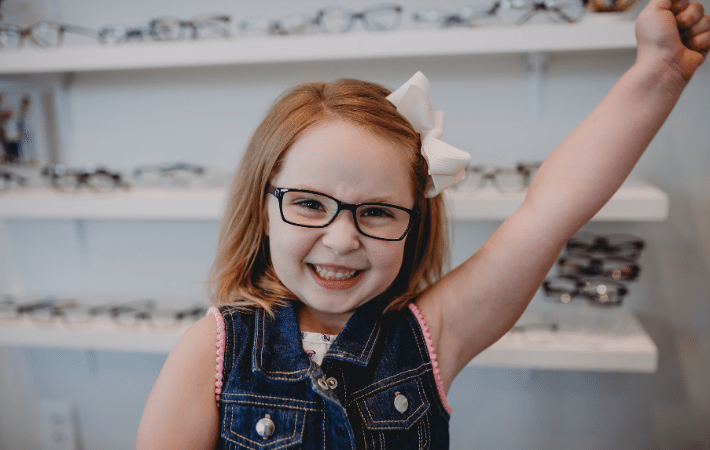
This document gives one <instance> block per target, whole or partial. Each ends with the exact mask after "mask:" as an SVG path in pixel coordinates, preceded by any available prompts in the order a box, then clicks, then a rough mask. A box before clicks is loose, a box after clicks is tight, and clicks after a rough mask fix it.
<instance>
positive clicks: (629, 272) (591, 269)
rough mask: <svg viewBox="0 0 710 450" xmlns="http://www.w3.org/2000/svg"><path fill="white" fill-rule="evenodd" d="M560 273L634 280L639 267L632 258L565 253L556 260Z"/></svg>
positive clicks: (639, 269)
mask: <svg viewBox="0 0 710 450" xmlns="http://www.w3.org/2000/svg"><path fill="white" fill-rule="evenodd" d="M557 268H558V272H559V274H560V275H577V276H581V277H605V278H611V279H612V280H616V281H620V280H623V281H634V280H635V279H636V278H638V276H639V273H640V272H641V267H640V266H639V265H638V264H635V263H634V261H633V260H632V259H628V258H621V257H617V256H609V257H606V258H596V257H593V256H589V255H585V254H572V253H570V254H567V255H565V256H563V257H561V258H560V259H558V260H557Z"/></svg>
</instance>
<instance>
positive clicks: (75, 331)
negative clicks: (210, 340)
mask: <svg viewBox="0 0 710 450" xmlns="http://www.w3.org/2000/svg"><path fill="white" fill-rule="evenodd" d="M186 329H187V326H185V327H180V328H177V329H170V330H158V331H155V330H151V329H149V328H147V327H140V328H136V329H128V328H126V329H118V328H117V327H115V326H112V325H111V323H108V322H101V323H97V324H93V325H87V326H82V327H79V326H76V327H66V326H63V325H61V324H59V323H56V324H49V325H46V326H43V325H35V324H33V323H31V322H30V321H29V320H23V321H22V322H20V323H19V324H17V325H3V324H0V346H5V347H40V348H65V349H82V350H107V351H122V352H130V353H161V354H162V353H169V352H170V350H172V348H173V347H174V346H175V344H176V343H177V341H178V339H179V338H180V336H181V335H182V333H184V332H185V330H186Z"/></svg>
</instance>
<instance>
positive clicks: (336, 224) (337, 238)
mask: <svg viewBox="0 0 710 450" xmlns="http://www.w3.org/2000/svg"><path fill="white" fill-rule="evenodd" d="M323 230H324V231H323V238H322V242H323V245H325V246H326V247H328V248H330V249H331V250H332V251H333V252H334V253H335V254H338V255H344V254H346V253H349V252H351V251H353V250H357V249H358V248H360V245H361V242H360V236H362V235H361V234H360V232H359V231H358V230H357V227H356V226H355V221H354V219H353V216H352V213H351V212H350V211H341V212H340V214H338V217H336V218H335V220H334V221H333V222H332V223H331V224H330V225H328V226H327V227H325V228H324V229H323Z"/></svg>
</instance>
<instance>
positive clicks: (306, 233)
mask: <svg viewBox="0 0 710 450" xmlns="http://www.w3.org/2000/svg"><path fill="white" fill-rule="evenodd" d="M410 180H411V174H410V169H409V166H408V163H407V160H406V158H405V156H404V155H403V153H402V151H401V150H400V149H399V148H398V146H397V145H396V144H395V143H393V142H391V141H390V140H387V139H384V138H381V137H379V136H378V135H375V134H373V133H371V132H370V131H368V130H367V129H365V128H363V127H362V126H359V125H355V124H351V123H349V122H345V121H333V122H327V123H324V124H319V125H317V126H315V127H313V128H311V129H309V130H307V131H306V132H305V133H304V134H303V135H302V136H301V137H300V138H299V139H298V140H297V141H296V142H295V143H294V145H293V146H292V147H291V148H290V149H289V150H288V152H287V153H286V156H285V157H284V160H283V164H282V166H281V170H280V171H279V172H278V173H277V174H276V176H275V177H273V179H272V180H271V185H272V186H275V187H279V188H289V189H306V190H311V191H316V192H320V193H323V194H326V195H329V196H332V197H335V198H337V199H338V200H340V201H342V202H347V203H353V204H359V203H389V204H392V205H396V206H401V207H404V208H412V207H413V204H414V198H413V194H412V191H413V189H412V185H411V181H410ZM267 211H268V234H269V248H270V254H271V260H272V264H273V266H274V270H275V271H276V274H277V275H278V277H279V279H280V280H281V282H282V283H283V284H284V286H286V287H287V288H288V289H289V290H290V291H291V292H293V293H294V294H295V295H296V296H297V297H298V298H299V299H300V300H301V302H303V304H304V306H305V307H304V308H302V309H301V315H300V318H299V321H300V322H301V328H302V329H303V330H304V331H315V332H324V333H325V332H329V333H333V332H338V331H339V330H340V329H341V328H342V327H343V326H344V325H345V323H346V322H347V320H348V319H349V318H350V316H351V315H352V313H353V312H354V311H355V310H356V309H357V308H358V307H359V306H360V305H362V304H364V303H365V302H367V301H368V300H371V299H373V298H375V297H376V296H377V295H379V294H381V293H382V292H384V291H385V290H387V288H388V287H389V286H390V285H391V284H392V282H393V281H394V280H395V278H396V277H397V274H398V273H399V270H400V268H401V266H402V258H403V254H404V242H405V240H404V239H403V240H400V241H385V240H378V239H374V238H371V237H367V236H364V235H363V234H361V233H360V232H359V231H358V229H357V227H356V226H355V221H354V218H353V215H352V212H351V211H340V213H339V214H338V215H337V216H336V218H335V219H334V220H333V222H332V223H330V224H329V225H328V226H327V227H325V228H306V227H301V226H296V225H291V224H288V223H286V222H284V221H283V220H282V217H281V214H280V210H279V201H278V199H277V198H276V197H274V196H269V197H268V200H267Z"/></svg>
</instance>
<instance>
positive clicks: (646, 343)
mask: <svg viewBox="0 0 710 450" xmlns="http://www.w3.org/2000/svg"><path fill="white" fill-rule="evenodd" d="M606 313H608V315H607V316H606V317H605V318H602V319H599V318H597V319H596V320H597V321H598V322H600V325H599V326H597V327H596V328H593V329H590V330H586V331H585V330H583V329H580V324H579V313H576V312H570V311H559V310H558V311H550V310H544V311H536V310H532V311H526V313H525V314H524V315H523V317H522V318H521V319H520V321H519V322H518V323H526V321H527V322H528V323H529V322H537V321H540V320H549V319H550V317H553V318H554V320H555V321H556V322H557V323H558V324H559V326H560V330H559V331H558V332H557V333H549V332H548V333H547V334H546V335H545V334H543V335H539V334H538V335H536V338H535V340H533V341H530V338H529V337H525V336H522V335H521V334H520V333H514V332H510V333H508V334H507V335H505V336H504V337H503V338H501V339H500V340H499V341H498V342H496V343H495V344H493V345H492V346H491V347H489V348H488V349H486V350H485V351H483V352H482V353H481V354H480V355H478V356H477V357H476V358H475V359H474V360H473V361H472V362H471V363H469V366H470V367H500V368H521V369H541V370H577V371H604V372H642V373H651V372H655V371H656V369H657V365H658V349H657V347H656V346H655V344H654V343H653V341H652V340H651V338H650V337H649V336H648V334H646V332H645V331H644V330H643V328H642V326H641V325H640V324H639V322H638V320H637V319H636V318H635V317H634V316H633V315H632V314H631V313H629V312H628V311H623V310H619V311H606ZM586 317H587V318H588V316H586ZM605 324H606V325H605ZM608 324H611V326H610V327H607V328H605V326H607V325H608ZM186 329H187V326H185V327H182V328H179V329H173V330H169V331H153V330H151V329H148V328H145V327H144V328H140V329H137V330H124V329H118V328H116V327H115V326H112V325H111V323H110V322H102V323H99V324H96V325H92V326H90V327H89V326H87V327H83V328H67V327H64V326H62V325H61V324H54V325H51V326H39V325H35V324H34V323H32V322H31V321H29V320H24V321H22V322H20V323H18V324H16V325H2V324H0V346H5V347H42V348H68V349H83V350H108V351H123V352H132V353H158V354H165V353H169V352H170V351H171V350H172V348H173V347H174V346H175V344H176V343H177V341H178V339H179V338H180V336H181V335H182V333H184V331H185V330H186ZM541 336H542V339H543V341H540V340H539V339H540V337H541Z"/></svg>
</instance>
